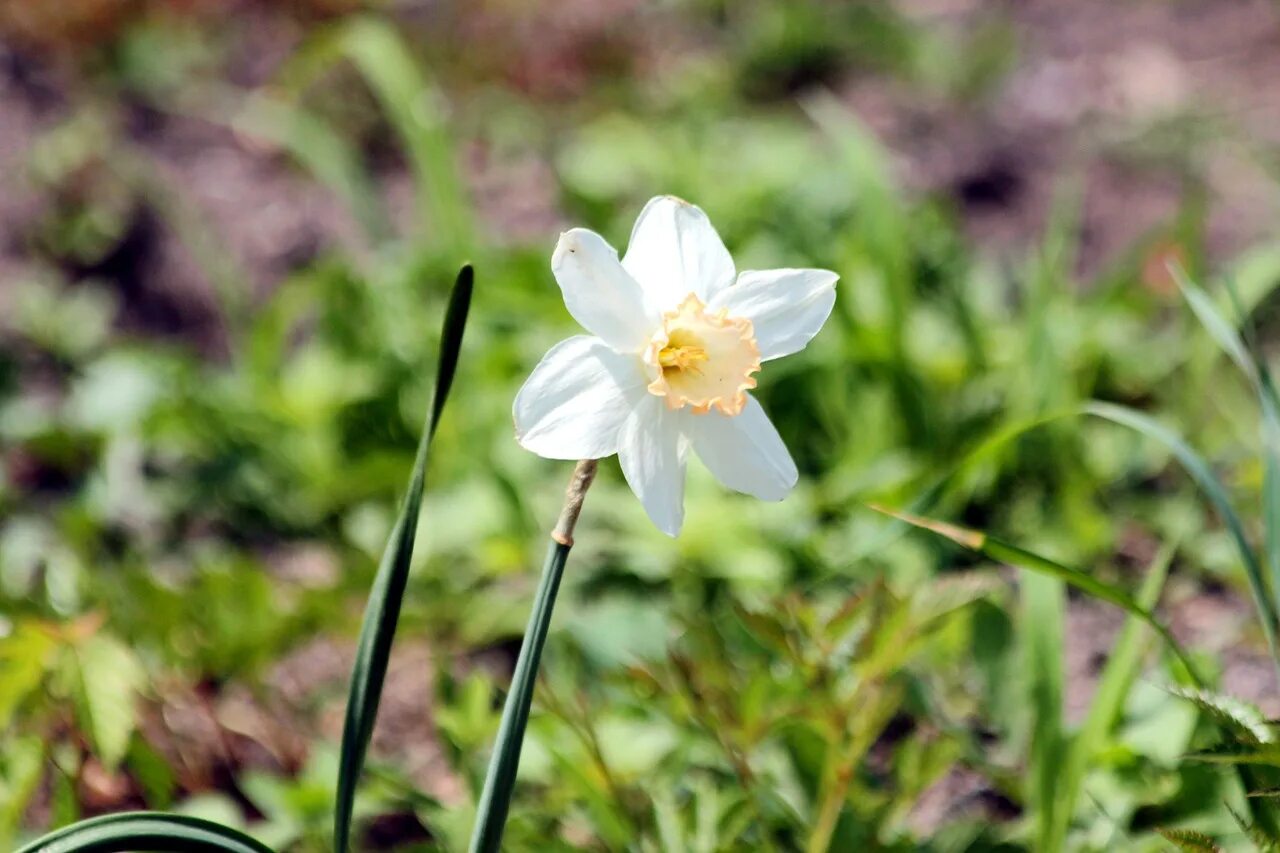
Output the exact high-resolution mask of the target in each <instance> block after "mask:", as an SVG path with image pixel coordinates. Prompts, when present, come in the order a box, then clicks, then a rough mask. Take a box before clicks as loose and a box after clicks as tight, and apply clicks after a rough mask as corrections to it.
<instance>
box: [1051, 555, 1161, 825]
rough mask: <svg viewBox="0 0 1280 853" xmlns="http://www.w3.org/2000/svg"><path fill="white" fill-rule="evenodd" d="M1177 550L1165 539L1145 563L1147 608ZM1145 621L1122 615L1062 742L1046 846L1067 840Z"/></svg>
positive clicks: (1139, 649)
mask: <svg viewBox="0 0 1280 853" xmlns="http://www.w3.org/2000/svg"><path fill="white" fill-rule="evenodd" d="M1176 551H1177V545H1176V543H1170V544H1168V545H1166V546H1164V547H1163V548H1161V549H1160V552H1159V553H1158V554H1156V556H1155V558H1154V559H1153V560H1152V561H1151V564H1150V565H1149V566H1148V567H1147V572H1146V575H1145V576H1144V577H1143V580H1142V586H1141V588H1140V589H1139V590H1138V594H1137V597H1136V599H1135V602H1136V603H1137V605H1138V606H1139V607H1141V608H1143V609H1144V610H1147V611H1148V612H1150V611H1151V610H1153V609H1154V608H1155V606H1156V602H1157V601H1159V599H1160V592H1161V591H1162V590H1163V589H1164V582H1165V579H1166V578H1168V576H1169V564H1170V563H1171V562H1172V561H1173V555H1174V553H1175V552H1176ZM1146 628H1147V625H1146V623H1145V621H1144V620H1143V619H1142V617H1140V616H1136V615H1134V614H1130V615H1129V617H1128V619H1126V620H1125V624H1124V628H1122V629H1121V631H1120V636H1119V638H1118V639H1117V641H1116V644H1115V645H1114V646H1113V647H1112V651H1111V656H1110V658H1109V659H1108V660H1107V666H1106V668H1105V669H1104V670H1103V671H1102V677H1101V678H1099V679H1098V686H1097V689H1096V690H1095V692H1094V695H1093V701H1092V702H1091V703H1090V704H1089V712H1088V715H1087V716H1086V717H1085V720H1084V723H1083V725H1081V727H1080V731H1079V732H1078V733H1077V734H1076V736H1075V738H1074V739H1073V740H1072V742H1071V744H1070V745H1069V747H1068V748H1067V755H1066V762H1065V764H1064V770H1063V772H1062V774H1061V776H1060V777H1059V780H1060V781H1059V785H1058V789H1057V799H1058V802H1057V804H1056V806H1055V811H1054V830H1053V833H1052V834H1051V836H1050V840H1049V844H1048V846H1047V847H1046V849H1049V850H1058V849H1061V848H1062V847H1063V846H1064V845H1065V844H1066V840H1067V832H1068V831H1069V829H1070V827H1071V819H1072V818H1073V817H1074V816H1075V810H1076V803H1077V801H1078V800H1079V797H1080V791H1081V790H1082V786H1083V783H1084V775H1085V770H1086V769H1087V768H1088V766H1089V761H1090V760H1091V759H1092V758H1093V756H1095V755H1096V754H1097V753H1098V751H1099V749H1100V748H1101V745H1102V743H1103V742H1104V740H1105V738H1106V737H1107V735H1108V734H1109V733H1110V732H1111V730H1112V729H1113V728H1114V727H1115V724H1116V721H1117V720H1118V719H1119V718H1120V715H1121V713H1122V712H1123V711H1124V703H1125V700H1126V699H1127V698H1128V696H1129V691H1130V689H1131V688H1132V687H1133V683H1134V681H1136V680H1137V677H1138V672H1139V669H1140V667H1141V665H1142V654H1143V651H1144V649H1145V644H1144V643H1143V640H1144V639H1145V635H1146Z"/></svg>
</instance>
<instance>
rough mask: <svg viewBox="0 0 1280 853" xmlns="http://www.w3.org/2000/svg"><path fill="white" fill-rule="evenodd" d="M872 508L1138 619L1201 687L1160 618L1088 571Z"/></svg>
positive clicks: (932, 522) (996, 541)
mask: <svg viewBox="0 0 1280 853" xmlns="http://www.w3.org/2000/svg"><path fill="white" fill-rule="evenodd" d="M870 506H871V509H874V510H875V511H876V512H880V513H883V514H885V515H888V516H891V517H893V518H897V519H899V520H901V521H904V522H906V523H907V524H909V525H911V526H912V527H916V528H919V529H921V530H927V531H929V532H930V533H934V534H937V535H938V536H941V537H943V538H945V539H950V540H951V541H952V542H954V543H956V544H957V545H959V546H961V547H962V548H967V549H969V550H970V551H977V552H978V553H980V554H983V555H985V556H987V557H990V558H991V559H993V560H997V561H999V562H1001V563H1005V564H1007V565H1010V566H1015V567H1017V568H1020V569H1025V570H1027V571H1029V572H1033V573H1035V574H1039V575H1044V576H1047V577H1051V578H1056V579H1058V580H1061V581H1065V582H1066V583H1068V584H1070V585H1071V586H1074V587H1075V588H1076V589H1078V590H1080V591H1081V592H1084V593H1086V594H1088V595H1091V596H1093V597H1094V598H1096V599H1099V600H1100V601H1105V602H1107V603H1108V604H1114V605H1115V606H1116V607H1119V608H1120V609H1122V610H1124V611H1126V612H1128V613H1130V614H1132V615H1133V616H1136V617H1138V618H1139V619H1141V620H1142V621H1143V622H1145V623H1146V624H1148V625H1150V626H1151V627H1152V628H1153V629H1155V631H1156V633H1158V634H1159V635H1160V638H1161V639H1162V640H1164V641H1165V643H1167V644H1168V646H1169V650H1170V651H1172V652H1173V654H1174V655H1175V656H1176V657H1177V658H1178V660H1179V661H1180V662H1181V663H1182V665H1183V667H1184V668H1185V669H1186V671H1187V675H1188V676H1190V677H1191V680H1192V682H1193V683H1194V684H1195V685H1196V686H1203V683H1202V681H1201V679H1200V678H1199V677H1198V676H1197V675H1196V674H1195V670H1194V668H1193V666H1192V664H1191V661H1190V659H1189V658H1188V657H1187V655H1186V652H1185V651H1184V650H1183V648H1182V645H1181V644H1180V643H1179V642H1178V641H1177V639H1176V638H1175V637H1174V636H1173V634H1172V633H1170V632H1169V629H1168V628H1166V627H1165V626H1164V623H1162V622H1161V621H1160V620H1159V619H1157V618H1156V617H1155V614H1153V613H1152V612H1151V611H1150V610H1148V609H1147V608H1145V607H1143V606H1141V605H1140V604H1138V603H1137V602H1136V601H1134V600H1133V598H1132V597H1131V596H1130V595H1129V593H1127V592H1125V591H1124V589H1122V588H1121V587H1118V586H1116V585H1115V584H1110V583H1107V582H1106V581H1102V580H1098V579H1097V578H1095V577H1094V576H1093V575H1091V574H1088V573H1087V572H1082V571H1080V570H1079V569H1074V568H1071V567H1070V566H1066V565H1063V564H1062V563H1059V562H1057V561H1055V560H1051V559H1049V558H1048V557H1042V556H1040V555H1039V554H1036V553H1034V552H1032V551H1027V550H1026V549H1024V548H1019V547H1018V546H1017V545H1014V544H1011V543H1009V542H1005V541H1003V540H1001V539H997V538H996V537H994V536H991V535H989V534H987V533H983V532H982V531H979V530H971V529H969V528H967V527H957V526H956V525H953V524H947V523H946V522H942V521H936V520H934V519H931V518H921V517H920V516H915V515H910V514H908V513H903V512H898V511H896V510H892V509H889V508H887V507H882V506H879V505H876V504H871V505H870Z"/></svg>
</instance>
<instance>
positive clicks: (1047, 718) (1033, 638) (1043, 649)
mask: <svg viewBox="0 0 1280 853" xmlns="http://www.w3.org/2000/svg"><path fill="white" fill-rule="evenodd" d="M1020 593H1021V598H1022V613H1023V632H1022V638H1023V643H1024V655H1025V657H1024V660H1023V663H1024V665H1025V666H1026V674H1027V685H1028V693H1029V696H1028V698H1029V699H1030V701H1031V713H1032V727H1031V757H1030V759H1031V760H1030V768H1029V775H1030V779H1031V787H1030V791H1029V797H1028V801H1029V803H1030V804H1031V806H1032V808H1033V809H1034V812H1035V815H1036V837H1037V839H1038V841H1037V844H1036V849H1037V850H1054V849H1056V848H1054V847H1051V846H1049V845H1048V840H1049V838H1050V837H1051V835H1052V834H1053V827H1054V806H1055V805H1056V798H1055V797H1054V792H1055V790H1056V789H1057V782H1058V772H1059V769H1060V762H1061V757H1062V749H1063V743H1064V735H1063V731H1062V696H1063V680H1064V679H1063V660H1064V659H1065V657H1066V655H1065V650H1064V643H1063V633H1064V630H1065V629H1064V625H1063V623H1064V621H1065V611H1066V591H1065V588H1064V586H1063V584H1062V581H1061V580H1059V579H1058V578H1055V577H1053V576H1051V575H1044V574H1035V575H1028V576H1027V577H1026V578H1025V579H1024V581H1023V583H1022V585H1021V590H1020Z"/></svg>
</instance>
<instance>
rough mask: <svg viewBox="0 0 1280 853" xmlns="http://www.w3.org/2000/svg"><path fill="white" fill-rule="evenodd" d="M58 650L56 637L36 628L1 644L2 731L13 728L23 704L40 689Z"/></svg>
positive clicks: (27, 628) (28, 628)
mask: <svg viewBox="0 0 1280 853" xmlns="http://www.w3.org/2000/svg"><path fill="white" fill-rule="evenodd" d="M56 647H57V642H56V640H55V639H54V637H53V635H51V634H50V633H48V632H47V631H42V630H40V629H39V628H37V627H35V626H33V625H21V626H19V627H18V628H17V630H15V631H14V632H13V634H12V635H10V636H8V637H6V638H4V639H3V640H0V731H2V730H4V729H5V728H7V727H8V726H9V723H10V722H11V721H12V720H13V716H14V713H15V712H16V711H17V710H18V707H19V706H20V705H21V704H22V703H23V701H25V700H26V699H27V697H29V696H30V695H31V694H32V693H34V692H35V691H36V690H38V689H40V684H41V682H42V681H43V680H44V677H45V673H46V672H47V670H48V667H49V665H50V663H51V661H52V655H53V652H54V650H55V649H56Z"/></svg>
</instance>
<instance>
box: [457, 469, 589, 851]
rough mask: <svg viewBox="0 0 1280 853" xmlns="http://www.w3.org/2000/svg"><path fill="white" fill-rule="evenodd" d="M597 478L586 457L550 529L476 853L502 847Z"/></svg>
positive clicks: (479, 817) (480, 814)
mask: <svg viewBox="0 0 1280 853" xmlns="http://www.w3.org/2000/svg"><path fill="white" fill-rule="evenodd" d="M595 476H596V461H595V460H594V459H586V460H583V461H582V462H579V463H578V466H577V468H575V469H574V471H573V479H572V480H570V481H569V490H568V493H567V494H566V495H565V503H564V509H563V510H562V511H561V513H560V520H559V521H558V522H556V526H555V528H554V529H553V530H552V531H551V547H550V548H549V549H548V551H547V561H546V564H545V565H544V566H543V568H542V580H541V581H539V583H538V597H537V599H536V600H535V601H534V605H533V612H532V613H531V614H530V615H529V627H528V628H527V629H525V633H524V643H523V644H522V645H521V646H520V657H519V658H517V659H516V671H515V674H514V675H513V676H512V678H511V691H510V692H509V693H508V694H507V702H506V705H504V706H503V708H502V724H501V725H500V726H499V727H498V739H497V741H496V742H495V743H494V747H493V755H492V756H491V757H490V759H489V771H488V773H487V774H486V775H485V780H484V791H483V792H482V793H481V794H480V806H479V809H478V810H477V812H476V826H475V831H474V833H473V834H472V836H471V853H498V850H499V848H500V847H501V846H502V831H503V829H504V827H505V826H506V823H507V812H508V811H509V809H510V807H511V792H512V790H513V789H514V788H515V784H516V770H517V769H518V768H519V766H520V748H521V746H522V745H523V744H524V730H525V726H526V725H527V724H528V722H529V707H530V705H531V704H532V703H533V687H534V684H535V683H536V682H537V678H538V661H539V659H540V658H541V657H542V647H543V645H544V644H545V643H546V641H547V631H548V630H549V629H550V627H551V611H552V609H553V608H554V607H555V604H556V593H557V592H559V590H560V578H561V576H562V575H563V574H564V564H565V561H566V560H567V559H568V558H569V549H570V548H572V547H573V530H574V527H575V526H576V525H577V523H578V515H579V514H580V513H581V512H582V502H583V500H584V499H585V498H586V496H587V489H588V488H590V486H591V481H592V480H594V479H595Z"/></svg>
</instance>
